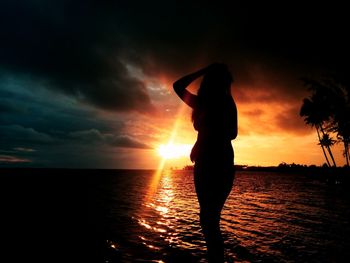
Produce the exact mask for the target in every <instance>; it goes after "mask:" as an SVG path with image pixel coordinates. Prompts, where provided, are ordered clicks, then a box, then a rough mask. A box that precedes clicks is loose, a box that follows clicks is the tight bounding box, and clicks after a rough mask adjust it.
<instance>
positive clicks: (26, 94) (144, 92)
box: [0, 0, 350, 169]
mask: <svg viewBox="0 0 350 263" xmlns="http://www.w3.org/2000/svg"><path fill="white" fill-rule="evenodd" d="M262 2H265V1H260V2H258V3H254V2H250V1H249V3H248V1H229V2H228V1H227V2H225V1H185V2H182V1H174V0H170V1H159V0H156V1H112V0H110V1H91V0H84V1H82V0H77V1H68V0H66V1H64V0H60V1H57V0H52V1H39V0H26V1H18V0H17V1H16V0H15V1H14V0H11V1H9V0H3V1H1V3H0V32H1V41H0V166H15V167H65V168H120V169H132V168H135V169H154V168H157V167H158V166H159V163H160V162H161V160H162V158H163V157H164V155H163V156H161V155H160V154H159V147H160V146H161V145H163V147H164V145H167V144H168V143H169V142H171V143H172V144H173V145H174V146H175V147H180V148H181V147H183V148H186V151H188V150H189V149H190V148H189V147H190V145H191V144H193V143H194V142H195V139H196V132H195V131H194V129H193V127H192V124H191V120H190V114H191V110H190V109H189V108H186V106H185V105H184V104H183V103H182V102H181V101H180V100H179V98H177V97H176V95H175V94H174V92H173V90H172V83H173V82H174V81H175V80H177V79H178V78H180V77H181V76H184V75H185V74H188V73H191V72H193V71H195V70H196V69H199V68H201V67H204V66H206V65H208V64H210V63H212V62H222V63H226V64H227V65H228V66H229V68H230V70H231V72H232V73H233V75H234V83H233V85H232V89H231V92H232V95H233V98H234V100H235V101H236V104H237V107H238V122H239V123H238V124H239V130H238V133H239V134H238V137H237V139H236V140H234V141H233V142H232V144H233V146H234V149H235V163H237V164H246V165H264V166H266V165H278V164H279V163H281V162H287V163H292V162H295V163H299V164H307V165H310V164H316V165H322V164H323V163H324V162H325V160H324V157H323V155H322V151H321V148H320V146H319V145H317V143H318V141H317V135H316V132H315V130H313V129H312V128H311V127H308V126H306V125H305V124H304V122H303V119H302V118H301V117H299V110H300V107H301V104H302V101H303V98H305V97H307V96H308V95H309V92H308V90H307V88H306V87H305V86H304V85H303V82H302V81H301V80H300V78H302V77H309V78H315V79H318V78H321V77H328V76H333V75H341V76H345V74H347V64H348V63H347V62H348V60H349V50H348V47H349V46H350V45H349V40H348V38H347V32H348V27H347V21H346V18H347V12H346V10H347V9H346V8H345V3H340V2H339V3H337V2H336V1H332V3H330V2H327V3H320V2H316V1H315V2H314V3H312V1H311V2H310V1H309V2H308V4H306V3H303V2H301V1H300V2H299V1H279V2H277V3H272V2H270V3H269V4H267V3H262ZM304 2H305V1H304ZM199 81H200V80H199ZM199 81H197V82H195V83H194V84H193V85H192V86H191V87H190V90H191V91H192V92H193V93H195V92H196V88H197V87H198V85H199ZM183 151H185V150H183ZM334 154H335V157H336V161H337V163H338V164H339V165H342V164H344V159H343V157H342V154H341V147H340V145H336V147H335V149H334ZM186 164H190V160H189V158H188V156H180V157H177V158H169V159H168V160H166V165H167V166H173V167H182V166H183V165H186Z"/></svg>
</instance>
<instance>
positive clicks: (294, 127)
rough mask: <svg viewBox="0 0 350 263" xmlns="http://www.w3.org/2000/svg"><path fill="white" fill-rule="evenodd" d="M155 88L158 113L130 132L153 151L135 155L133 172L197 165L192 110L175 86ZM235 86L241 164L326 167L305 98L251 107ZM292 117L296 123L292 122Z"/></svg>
mask: <svg viewBox="0 0 350 263" xmlns="http://www.w3.org/2000/svg"><path fill="white" fill-rule="evenodd" d="M149 83H151V84H150V85H151V87H150V86H149V87H148V88H149V90H151V92H150V94H151V96H152V92H155V91H156V93H157V94H158V95H157V96H159V94H162V95H161V96H160V97H158V98H157V96H153V100H154V101H155V105H156V108H157V112H156V113H154V114H151V115H150V116H138V117H137V118H136V119H135V120H134V121H132V125H131V126H129V128H130V130H129V132H131V134H133V135H139V138H140V140H142V141H148V142H149V144H150V145H151V148H152V149H140V150H133V151H134V154H131V153H130V157H131V158H130V160H132V161H131V163H132V165H133V168H144V169H153V168H155V167H158V166H159V164H160V163H162V166H164V167H165V168H170V167H173V168H182V167H183V166H185V165H191V164H192V163H191V161H190V159H189V153H190V149H191V147H192V145H193V144H194V142H195V140H196V136H197V133H196V131H195V130H194V129H193V126H192V123H191V118H190V116H191V109H190V108H189V107H188V106H186V105H185V104H184V103H182V102H181V101H180V99H179V98H178V97H177V96H176V94H175V93H174V92H173V91H172V88H171V82H164V83H161V84H155V82H152V81H149ZM152 85H153V87H152ZM157 85H158V86H157ZM195 85H198V82H197V83H195V84H193V85H192V86H191V87H190V90H191V91H192V92H193V93H195V92H196V91H195V90H196V87H195ZM155 86H156V87H155ZM237 86H238V85H237ZM235 87H236V85H235V83H234V84H233V86H232V94H233V97H234V99H235V100H236V104H237V108H238V125H239V127H238V137H237V138H236V139H235V140H234V141H232V145H233V147H234V151H235V164H240V165H250V166H252V165H257V166H259V165H260V166H276V165H278V164H280V163H281V162H286V163H293V162H294V163H297V164H306V165H311V164H316V165H322V164H323V163H325V159H324V156H323V153H322V150H321V147H320V146H319V145H318V139H317V135H316V131H315V130H314V129H312V128H311V127H309V126H307V125H305V124H304V122H303V119H302V118H301V117H299V108H300V106H301V102H302V99H303V97H300V99H299V100H290V101H288V100H284V101H281V100H278V99H276V100H275V102H272V101H269V100H261V101H248V102H247V101H245V100H243V99H241V98H242V96H237V97H236V96H235V93H236V92H237V91H236V90H235ZM237 89H238V88H237ZM240 90H242V88H241V89H240ZM306 95H307V94H306V93H305V96H306ZM254 96H255V97H259V96H260V97H262V96H265V97H269V96H274V94H273V91H272V92H270V91H269V89H268V88H264V89H260V90H258V91H257V92H256V93H255V94H254ZM276 96H278V94H276ZM284 114H285V116H284V117H283V115H284ZM290 116H293V118H291V119H288V118H290ZM333 149H334V150H333V154H334V155H335V159H336V162H337V165H344V159H343V157H342V150H341V145H335V146H334V147H333ZM125 165H126V166H125V168H130V167H129V166H128V162H126V163H125Z"/></svg>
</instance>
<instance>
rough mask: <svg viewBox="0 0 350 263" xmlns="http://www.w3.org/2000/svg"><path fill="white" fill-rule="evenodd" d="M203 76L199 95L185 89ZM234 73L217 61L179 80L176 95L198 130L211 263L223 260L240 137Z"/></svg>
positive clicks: (196, 158)
mask: <svg viewBox="0 0 350 263" xmlns="http://www.w3.org/2000/svg"><path fill="white" fill-rule="evenodd" d="M201 76H203V79H202V82H201V84H200V87H199V89H198V92H197V95H194V94H192V93H190V92H189V91H188V90H186V88H187V87H188V85H189V84H190V83H191V82H193V81H194V80H195V79H197V78H199V77H201ZM232 81H233V79H232V75H231V74H230V72H229V70H228V68H227V66H226V65H225V64H218V63H214V64H212V65H209V66H208V67H206V68H203V69H201V70H199V71H196V72H194V73H192V74H189V75H187V76H184V77H182V78H180V79H179V80H177V81H176V82H175V83H174V85H173V87H174V90H175V92H176V94H177V95H178V96H179V97H180V98H181V99H182V100H183V101H184V102H185V103H186V104H187V105H189V106H190V107H191V108H192V109H193V111H192V122H193V126H194V128H195V130H197V131H198V136H197V141H196V143H195V145H194V146H193V148H192V151H191V155H190V158H191V161H192V162H195V165H194V183H195V189H196V193H197V197H198V201H199V206H200V224H201V228H202V231H203V234H204V236H205V241H206V245H207V252H208V261H209V262H210V263H212V262H215V263H219V262H224V243H223V239H222V236H221V232H220V225H219V224H220V214H221V210H222V208H223V206H224V203H225V201H226V199H227V197H228V195H229V193H230V191H231V189H232V185H233V179H234V168H233V158H234V154H233V148H232V145H231V140H233V139H235V138H236V137H237V108H236V104H235V102H234V100H233V98H232V96H231V83H232Z"/></svg>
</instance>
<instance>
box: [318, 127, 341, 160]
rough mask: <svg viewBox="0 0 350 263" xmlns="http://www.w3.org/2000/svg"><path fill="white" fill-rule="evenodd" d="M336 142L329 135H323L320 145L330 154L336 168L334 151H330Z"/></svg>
mask: <svg viewBox="0 0 350 263" xmlns="http://www.w3.org/2000/svg"><path fill="white" fill-rule="evenodd" d="M336 142H337V141H336V140H333V138H332V137H330V136H329V134H328V133H323V136H322V138H321V140H320V143H319V144H320V145H323V146H325V147H326V148H327V150H328V153H329V155H330V156H331V158H332V161H333V164H334V166H336V165H335V161H334V157H333V154H332V151H331V150H330V147H331V146H333V145H334V144H335V143H336Z"/></svg>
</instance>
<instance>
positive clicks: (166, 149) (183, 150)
mask: <svg viewBox="0 0 350 263" xmlns="http://www.w3.org/2000/svg"><path fill="white" fill-rule="evenodd" d="M191 147H192V145H190V144H172V143H170V144H162V145H160V146H159V148H158V153H159V155H160V156H161V157H163V158H164V159H176V158H180V157H186V156H189V155H190V152H191Z"/></svg>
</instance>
